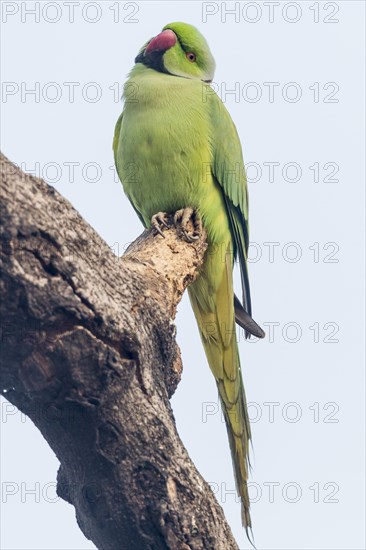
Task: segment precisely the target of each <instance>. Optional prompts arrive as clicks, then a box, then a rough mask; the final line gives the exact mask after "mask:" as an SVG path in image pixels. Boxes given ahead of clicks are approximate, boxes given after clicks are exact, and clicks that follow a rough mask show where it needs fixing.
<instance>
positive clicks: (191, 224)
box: [174, 206, 202, 243]
mask: <svg viewBox="0 0 366 550" xmlns="http://www.w3.org/2000/svg"><path fill="white" fill-rule="evenodd" d="M174 225H175V227H176V229H177V231H178V234H180V236H183V238H184V239H185V240H186V241H187V242H189V243H193V242H195V241H197V240H198V239H199V238H200V237H201V236H202V221H201V218H200V217H199V215H198V213H197V210H194V209H193V208H191V207H190V206H188V207H187V208H182V209H181V210H177V212H176V213H175V214H174Z"/></svg>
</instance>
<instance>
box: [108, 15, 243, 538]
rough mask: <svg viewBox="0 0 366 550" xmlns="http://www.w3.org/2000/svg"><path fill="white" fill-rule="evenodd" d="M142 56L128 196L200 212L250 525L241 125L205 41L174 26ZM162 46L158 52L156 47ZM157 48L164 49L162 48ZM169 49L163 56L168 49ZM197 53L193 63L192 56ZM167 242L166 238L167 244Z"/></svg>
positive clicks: (152, 205) (122, 150)
mask: <svg viewBox="0 0 366 550" xmlns="http://www.w3.org/2000/svg"><path fill="white" fill-rule="evenodd" d="M164 29H165V30H166V29H170V30H171V31H173V32H174V33H175V36H176V38H177V40H176V43H175V44H174V45H170V46H169V48H167V49H164V48H165V47H166V46H167V42H169V41H173V40H174V36H173V38H172V34H171V33H170V32H169V31H168V32H167V31H165V33H163V35H159V36H158V37H157V40H156V39H153V40H155V42H154V43H151V46H150V47H149V44H150V42H148V43H147V44H145V46H144V47H143V48H142V49H141V50H140V52H139V55H138V56H137V58H136V64H135V66H134V68H133V69H132V71H131V73H130V75H129V79H128V81H127V82H126V85H125V90H131V88H130V87H131V83H132V84H133V88H134V90H136V94H134V97H133V98H131V97H130V94H127V93H126V94H125V105H124V110H123V113H122V115H121V116H120V118H119V119H118V122H117V125H116V130H115V136H114V142H113V148H114V155H115V163H116V167H117V171H118V174H119V177H120V179H121V181H122V184H123V187H124V190H125V192H126V194H127V196H128V198H129V199H130V201H131V203H132V205H133V207H134V209H135V210H136V212H137V214H138V216H139V217H140V219H141V221H142V223H143V224H144V225H145V226H146V227H149V226H150V220H151V217H152V216H153V215H154V214H156V213H157V212H161V211H162V212H168V213H174V212H175V211H177V210H179V209H181V208H184V207H187V206H191V207H193V208H195V209H197V211H198V213H199V215H200V217H201V219H202V222H203V225H204V227H205V229H206V231H207V238H208V243H209V246H208V250H207V252H206V256H205V262H204V266H203V269H202V272H201V273H200V276H199V277H198V279H197V280H196V281H195V282H194V283H193V284H192V285H191V286H190V287H189V289H188V291H189V297H190V300H191V304H192V307H193V310H194V313H195V316H196V319H197V323H198V327H199V330H200V334H201V339H202V342H203V346H204V348H205V352H206V356H207V359H208V362H209V365H210V368H211V371H212V373H213V375H214V376H215V379H216V383H217V386H218V390H219V394H220V399H221V403H222V407H223V411H224V414H225V420H226V425H227V430H228V435H229V441H230V448H231V453H232V458H233V463H234V470H235V477H236V483H237V490H238V492H239V494H240V496H241V499H242V505H243V507H242V511H243V512H242V518H243V525H244V526H245V528H246V529H248V528H249V527H251V520H250V515H249V498H248V491H247V479H248V445H249V440H250V426H249V420H248V413H247V408H246V402H245V395H244V387H243V382H242V376H241V369H240V361H239V354H238V348H237V343H236V337H235V310H234V292H233V278H232V270H233V261H234V254H233V252H234V253H235V254H236V255H237V257H238V259H239V262H240V267H241V273H242V284H243V304H244V309H245V310H246V311H247V312H248V314H249V315H250V314H251V305H250V291H249V283H248V275H247V264H246V258H247V249H248V238H249V237H248V197H247V185H246V177H245V170H244V163H243V158H242V151H241V146H240V141H239V138H238V134H237V131H236V128H235V126H234V123H233V122H232V120H231V118H230V115H229V113H228V112H227V110H226V108H225V106H224V105H223V103H222V102H221V100H220V99H219V97H218V96H217V95H216V94H215V93H214V92H213V90H212V89H211V87H210V85H209V83H208V82H209V81H211V80H212V78H213V73H214V67H215V64H214V60H213V58H212V55H211V53H210V50H209V48H208V45H207V43H206V41H205V39H204V38H203V37H202V35H201V34H200V33H199V32H198V31H197V29H195V28H194V27H192V26H190V25H186V24H184V23H173V24H170V25H167V26H166V27H165V28H164ZM155 43H156V46H154V45H155ZM154 47H155V49H154ZM159 48H160V49H159ZM192 53H193V54H194V58H195V59H194V61H192V59H190V58H192V55H191V54H192ZM159 238H160V237H159Z"/></svg>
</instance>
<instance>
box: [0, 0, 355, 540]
mask: <svg viewBox="0 0 366 550" xmlns="http://www.w3.org/2000/svg"><path fill="white" fill-rule="evenodd" d="M35 4H36V3H35V2H5V1H4V2H2V6H1V7H2V47H3V48H2V60H1V61H2V71H1V72H2V75H1V76H2V80H3V82H4V83H3V89H2V91H3V94H2V103H1V110H2V150H3V152H4V153H5V154H6V155H7V156H8V157H9V158H10V159H11V160H12V161H14V162H16V163H17V164H19V165H21V164H22V165H23V168H24V169H26V170H27V171H32V169H35V171H36V173H37V175H39V174H41V175H42V174H43V177H44V178H45V179H46V180H47V181H49V182H51V183H52V184H53V185H54V186H55V187H56V188H57V189H58V190H59V191H60V192H61V193H62V194H63V195H64V196H65V197H67V198H68V199H69V200H70V201H71V203H72V204H73V205H74V206H75V207H76V208H77V209H78V210H79V211H80V213H81V214H82V215H83V216H84V217H85V219H86V220H87V221H88V222H89V223H90V224H91V225H92V226H93V227H94V228H95V229H96V230H97V231H98V232H99V233H100V235H101V236H102V237H103V238H104V239H105V240H106V241H107V242H108V244H109V245H110V246H111V247H113V248H114V250H115V251H119V253H120V254H121V253H122V252H123V249H124V247H125V246H126V243H129V242H130V241H132V240H134V239H135V238H136V237H137V236H138V235H139V234H140V232H141V230H142V228H141V225H140V222H139V220H138V218H137V217H136V215H135V213H134V211H133V209H132V207H131V206H130V205H129V202H128V200H127V198H126V197H125V196H124V194H123V190H122V186H121V185H120V184H119V183H118V182H117V181H116V180H114V175H113V171H112V170H111V169H110V167H111V166H112V165H113V157H112V149H111V142H112V136H113V130H114V124H115V121H116V119H117V117H118V115H119V113H120V111H121V109H122V104H121V102H120V101H119V97H120V95H121V90H120V86H121V85H122V83H123V82H124V80H125V78H126V74H127V72H128V71H129V69H130V68H131V66H132V64H133V60H134V57H135V55H136V53H137V52H138V50H139V48H140V46H141V45H142V44H143V43H144V42H146V40H147V39H149V38H151V37H152V36H154V35H156V34H157V33H158V32H159V31H160V29H161V28H162V27H163V26H164V25H165V24H166V23H168V22H172V21H177V20H178V21H179V20H181V21H185V22H189V23H192V24H194V25H196V26H197V27H198V28H199V29H200V30H201V31H202V33H203V34H204V35H205V37H206V38H207V40H208V42H209V44H210V46H211V49H212V52H213V54H214V57H215V59H216V63H217V71H216V75H215V83H216V86H217V89H218V92H219V93H220V95H221V97H222V99H223V100H225V104H226V106H227V108H228V110H229V111H230V113H231V115H232V117H233V119H234V121H235V123H236V125H237V128H238V132H239V135H240V138H241V141H242V144H243V150H244V158H245V161H246V163H248V176H249V180H250V183H249V192H250V208H251V210H250V223H251V240H252V242H253V245H252V246H251V249H250V251H251V252H250V257H251V262H250V278H251V288H252V297H253V309H254V316H255V319H256V320H257V321H258V322H260V323H261V324H262V325H263V326H264V328H266V330H267V334H269V333H270V332H271V331H270V326H271V327H272V328H273V337H267V339H266V340H265V341H262V342H245V341H244V339H243V338H242V336H241V338H240V343H239V349H240V356H241V360H242V365H243V371H244V381H245V387H246V392H247V398H248V401H249V404H250V409H249V411H250V416H251V418H252V419H253V423H252V430H253V445H254V451H255V456H254V457H253V460H252V462H253V466H254V468H253V474H252V478H251V484H250V493H251V495H252V498H253V504H252V518H253V524H254V534H255V539H256V545H257V547H258V549H261V550H265V549H267V550H275V549H276V550H280V549H281V550H285V549H294V550H297V549H298V550H300V549H301V550H305V549H307V550H310V549H314V550H315V549H316V550H323V549H324V550H325V549H327V550H328V549H329V550H330V549H332V550H336V549H363V548H365V546H364V544H365V542H364V524H363V519H364V513H365V509H364V468H363V462H364V429H365V426H364V397H365V394H364V360H363V357H364V330H365V326H364V316H363V304H364V290H363V281H364V257H363V254H364V253H363V244H364V243H363V240H364V237H363V227H364V212H363V204H364V185H365V178H364V160H365V156H364V147H365V143H364V114H365V113H364V103H363V94H364V62H365V59H364V30H363V25H364V15H365V14H364V12H365V5H364V3H363V2H361V1H358V2H352V1H351V2H297V3H293V2H291V3H289V2H287V3H280V4H279V5H277V3H273V2H272V3H268V2H249V3H248V2H244V3H238V2H237V3H236V4H237V6H238V8H237V12H236V14H231V15H230V14H225V11H224V10H225V4H223V5H222V4H221V3H219V2H208V3H207V2H206V3H203V4H202V3H201V2H169V3H165V2H154V1H152V2H121V3H120V4H119V8H118V10H117V3H116V2H108V1H106V2H99V3H97V2H94V3H91V2H83V1H80V2H79V3H78V4H74V22H69V19H70V10H71V8H68V7H67V5H65V2H51V3H48V4H46V3H45V2H40V3H38V6H39V7H38V8H37V7H36V9H38V10H39V22H35V16H34V15H31V14H30V13H28V12H27V11H26V8H28V9H34V7H35ZM46 5H47V6H48V7H47V8H46V9H45V6H46ZM222 6H223V7H222ZM234 6H235V4H234V3H233V2H230V3H227V4H226V8H227V9H233V8H234ZM272 10H273V11H272ZM52 20H53V21H54V22H53V23H52V22H51V21H52ZM92 21H94V23H93V22H92ZM291 21H292V22H291ZM71 82H73V83H78V85H76V84H75V85H74V98H73V101H70V96H69V92H70V89H71V84H65V83H71ZM50 83H53V84H50ZM90 83H94V84H90ZM116 83H119V85H117V84H116ZM271 83H272V84H271ZM31 89H35V90H37V89H38V91H37V94H38V96H37V97H35V95H32V94H27V93H26V91H27V90H31ZM235 89H236V95H235V94H229V93H228V92H229V91H230V90H231V91H233V90H235ZM225 92H226V96H225ZM270 92H273V95H272V94H271V93H270ZM95 97H97V101H94V98H95ZM98 98H99V99H98ZM71 99H72V98H71ZM255 99H257V101H254V100H255ZM54 100H55V101H54ZM70 163H78V164H74V167H75V168H74V169H75V173H74V178H73V177H71V176H70V170H71V169H70V166H71V165H70ZM89 163H93V164H89ZM268 163H276V164H268ZM289 163H290V164H289ZM271 166H272V167H273V170H274V175H273V177H272V174H271V171H270V168H271ZM93 180H94V181H93ZM117 243H118V244H117ZM271 243H272V244H271ZM271 252H272V253H273V254H272V255H271V254H270V253H271ZM236 282H237V284H238V283H239V279H238V277H237V278H236ZM176 324H177V329H178V342H179V344H180V346H181V350H182V355H183V364H184V372H183V379H182V382H181V384H180V385H179V388H178V390H177V392H176V394H175V396H174V398H173V400H172V404H173V409H174V414H175V417H176V421H177V426H178V431H179V433H180V435H181V437H182V440H183V442H184V444H185V445H186V447H187V449H188V452H189V454H190V456H191V458H192V460H193V461H194V463H195V464H196V466H197V468H198V469H199V471H200V472H201V473H202V475H203V476H204V478H205V479H206V480H207V481H209V482H211V483H212V485H213V487H214V488H215V490H216V492H217V497H218V499H219V501H220V503H221V504H222V506H223V508H224V511H225V514H226V517H227V519H228V521H229V523H230V526H231V528H232V530H233V532H234V535H235V537H236V539H237V541H238V543H239V546H240V548H243V549H244V548H249V543H248V542H247V540H246V537H245V534H244V531H243V529H242V528H241V522H240V504H239V503H238V502H237V501H236V499H235V496H234V494H233V490H234V479H233V473H232V466H231V458H230V451H229V445H228V442H227V437H226V431H225V427H224V424H223V422H222V419H221V417H220V414H219V413H218V412H217V392H216V387H215V383H214V380H213V377H212V376H211V373H210V371H209V369H208V366H207V363H206V359H205V356H204V353H203V349H202V346H201V343H200V340H199V336H198V331H197V328H196V325H195V320H194V317H193V314H192V312H191V309H190V306H189V301H188V298H187V297H184V299H183V302H182V304H181V305H180V307H179V312H178V316H177V319H176ZM0 404H1V423H0V426H1V443H2V446H1V481H2V484H1V490H2V498H1V504H2V505H1V522H2V531H1V547H2V548H3V549H4V550H20V549H22V550H23V549H24V550H26V549H37V550H46V549H47V550H76V549H77V550H86V549H92V548H94V546H93V544H92V543H91V542H90V541H88V540H86V539H85V537H84V536H83V534H82V533H81V531H80V530H79V528H78V527H77V524H76V521H75V515H74V509H73V507H72V506H70V505H69V504H67V503H65V502H63V501H62V500H60V499H58V498H57V497H56V495H55V489H54V486H55V480H56V472H57V468H58V461H57V460H56V458H55V456H54V454H53V452H52V451H51V450H50V449H49V447H48V445H47V444H46V442H45V441H44V440H43V438H42V436H41V435H40V434H39V433H38V431H37V430H36V429H35V428H34V426H33V425H32V423H31V422H30V421H29V420H26V421H25V418H24V417H22V415H21V414H20V413H19V412H16V411H15V410H14V408H13V407H12V406H11V405H10V404H9V403H7V402H6V401H5V400H2V401H1V403H0ZM32 489H34V490H35V493H33V494H31V492H30V491H31V490H32Z"/></svg>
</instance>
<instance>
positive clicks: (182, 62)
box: [135, 23, 215, 82]
mask: <svg viewBox="0 0 366 550" xmlns="http://www.w3.org/2000/svg"><path fill="white" fill-rule="evenodd" d="M135 63H143V64H144V65H146V66H147V67H150V68H152V69H155V70H156V71H159V72H162V73H168V74H171V75H174V76H180V77H183V78H193V79H196V80H203V81H204V82H211V81H212V79H213V76H214V72H215V60H214V58H213V57H212V54H211V52H210V48H209V47H208V44H207V42H206V40H205V38H204V37H203V36H202V34H201V33H200V32H199V31H198V30H197V29H196V28H195V27H193V26H192V25H188V24H187V23H170V24H169V25H165V27H164V28H163V30H162V32H161V33H160V34H158V35H157V36H155V37H154V38H152V39H151V40H149V41H148V42H147V43H146V44H144V46H143V47H142V48H141V50H140V51H139V54H138V55H137V57H136V59H135Z"/></svg>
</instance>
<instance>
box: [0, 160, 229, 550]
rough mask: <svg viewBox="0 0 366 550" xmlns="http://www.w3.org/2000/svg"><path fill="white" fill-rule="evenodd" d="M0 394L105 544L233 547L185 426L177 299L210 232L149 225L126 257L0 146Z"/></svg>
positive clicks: (110, 549)
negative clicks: (41, 441)
mask: <svg viewBox="0 0 366 550" xmlns="http://www.w3.org/2000/svg"><path fill="white" fill-rule="evenodd" d="M1 195H2V201H1V271H2V276H1V292H0V297H1V310H0V311H1V331H2V335H1V342H2V353H1V364H0V388H1V391H2V394H3V395H4V396H5V397H6V399H8V400H9V401H10V402H11V403H13V404H14V405H16V406H17V407H18V408H19V409H20V410H21V411H22V412H24V413H25V414H26V415H28V416H29V417H30V418H31V420H32V421H33V422H34V424H35V425H36V426H37V428H38V429H39V430H40V431H41V433H42V434H43V436H44V437H45V439H46V440H47V441H48V443H49V445H50V446H51V448H52V449H53V451H54V452H55V453H56V455H57V457H58V459H59V461H60V469H59V472H58V477H57V480H58V486H57V490H58V494H59V495H60V496H61V497H62V498H63V499H65V500H66V501H67V502H69V503H70V504H72V505H73V506H74V507H75V511H76V518H77V521H78V524H79V526H80V528H81V530H82V531H83V533H84V534H85V536H86V537H87V538H89V539H91V540H92V541H93V543H94V544H95V546H96V547H97V548H98V549H103V550H122V549H126V550H135V549H136V550H143V549H154V550H155V549H156V550H160V549H167V548H169V549H182V550H183V549H184V550H188V549H205V550H207V549H225V550H227V549H237V548H238V546H237V544H236V542H235V540H234V538H233V535H232V533H231V530H230V528H229V526H228V524H227V522H226V520H225V518H224V515H223V512H222V509H221V507H220V506H219V505H218V503H217V501H216V499H215V497H214V495H213V493H212V491H211V489H210V487H209V486H208V484H207V483H206V482H205V481H204V480H203V478H202V477H201V475H200V474H199V473H198V472H197V470H196V468H195V466H194V465H193V463H192V462H191V460H190V458H189V456H188V454H187V451H186V449H185V448H184V446H183V444H182V442H181V441H180V439H179V436H178V434H177V431H176V427H175V422H174V417H173V414H172V410H171V407H170V402H169V398H170V397H171V395H172V394H173V392H174V390H175V389H176V387H177V384H178V383H179V380H180V376H181V371H182V364H181V358H180V352H179V349H178V346H177V344H176V341H175V326H174V324H173V319H174V317H175V312H176V307H177V304H178V302H179V300H180V298H181V296H182V294H183V292H184V290H185V288H186V287H187V285H188V284H189V283H190V282H192V281H193V279H194V277H195V276H196V275H197V270H198V269H199V267H200V265H201V263H202V260H203V255H204V252H205V249H206V243H205V237H204V236H203V237H202V239H200V240H199V241H198V242H196V243H194V244H188V243H186V242H184V241H182V240H180V239H179V238H178V237H177V234H176V231H175V229H174V228H170V229H168V230H165V236H166V238H165V239H163V238H162V237H160V236H154V235H152V233H151V232H150V231H145V232H144V233H143V234H142V235H141V236H140V237H139V238H138V239H137V240H136V241H135V242H134V243H133V244H132V245H131V246H130V247H129V249H128V250H127V252H126V253H125V255H124V256H123V257H122V258H117V257H116V256H115V255H114V254H113V253H112V251H111V250H110V249H109V247H108V246H107V244H106V243H105V242H104V241H103V240H102V239H101V238H100V237H99V236H98V235H97V234H96V232H95V231H94V230H93V229H92V228H91V227H90V226H89V225H88V224H87V223H86V222H85V221H84V220H83V219H82V218H81V216H80V215H79V214H78V212H77V211H76V210H75V209H74V208H73V207H72V206H71V205H70V203H69V202H68V201H67V200H65V199H64V198H62V197H61V196H60V195H59V193H58V192H57V191H55V189H54V188H52V187H51V186H49V185H47V184H46V183H44V182H43V181H41V180H39V179H36V178H34V177H32V176H29V175H25V174H24V173H22V172H21V171H20V170H19V169H18V168H16V167H15V166H14V165H13V164H12V163H10V162H9V161H8V160H7V159H6V158H5V157H4V156H3V155H2V156H1Z"/></svg>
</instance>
